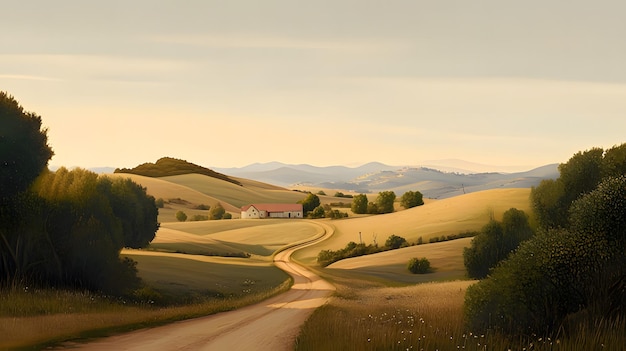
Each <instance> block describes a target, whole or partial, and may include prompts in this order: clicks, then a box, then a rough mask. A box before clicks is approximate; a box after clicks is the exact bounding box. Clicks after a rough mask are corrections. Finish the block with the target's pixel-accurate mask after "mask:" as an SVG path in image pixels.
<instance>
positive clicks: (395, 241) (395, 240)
mask: <svg viewBox="0 0 626 351" xmlns="http://www.w3.org/2000/svg"><path fill="white" fill-rule="evenodd" d="M407 245H408V244H407V242H406V239H405V238H403V237H401V236H397V235H395V234H391V235H390V236H389V238H387V240H386V241H385V247H387V248H389V249H392V250H393V249H399V248H401V247H403V246H407Z"/></svg>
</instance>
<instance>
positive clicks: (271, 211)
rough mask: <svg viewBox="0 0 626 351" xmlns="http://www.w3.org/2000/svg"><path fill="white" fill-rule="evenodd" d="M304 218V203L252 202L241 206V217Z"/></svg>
mask: <svg viewBox="0 0 626 351" xmlns="http://www.w3.org/2000/svg"><path fill="white" fill-rule="evenodd" d="M250 218H303V210H302V204H252V205H247V206H243V207H242V208H241V219H250Z"/></svg>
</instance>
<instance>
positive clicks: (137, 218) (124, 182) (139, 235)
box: [102, 177, 159, 249]
mask: <svg viewBox="0 0 626 351" xmlns="http://www.w3.org/2000/svg"><path fill="white" fill-rule="evenodd" d="M102 178H103V179H102V181H103V182H104V181H106V177H102ZM146 191H147V189H146V188H144V187H142V186H141V185H139V184H137V183H135V182H133V181H132V180H131V179H130V178H126V179H123V178H117V179H114V180H112V181H111V193H110V198H109V199H110V203H111V207H112V209H113V213H114V214H115V216H117V218H119V219H120V220H121V221H122V229H123V233H124V246H125V247H130V248H134V249H138V248H142V247H146V246H148V244H149V243H150V242H151V241H152V240H153V239H154V236H155V233H156V231H157V230H158V229H159V222H158V221H157V217H158V215H159V210H158V208H157V205H156V201H155V200H154V197H152V196H150V195H148V194H147V193H146Z"/></svg>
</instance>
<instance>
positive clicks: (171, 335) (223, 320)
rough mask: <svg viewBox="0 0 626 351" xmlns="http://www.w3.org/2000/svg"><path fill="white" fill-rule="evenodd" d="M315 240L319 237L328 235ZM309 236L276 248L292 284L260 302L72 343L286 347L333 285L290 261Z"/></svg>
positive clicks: (113, 346)
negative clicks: (279, 249)
mask: <svg viewBox="0 0 626 351" xmlns="http://www.w3.org/2000/svg"><path fill="white" fill-rule="evenodd" d="M324 227H325V228H326V235H324V236H323V237H322V238H319V239H317V240H315V241H314V242H317V241H319V240H324V239H325V238H326V237H328V236H329V235H331V234H332V233H330V231H331V229H330V228H329V227H326V226H324ZM314 242H309V243H305V244H302V245H298V246H295V247H292V248H289V249H287V250H284V251H282V252H280V253H278V254H277V255H276V256H275V258H274V262H275V264H276V266H277V267H278V268H280V269H282V270H284V271H285V272H287V273H288V274H289V275H291V276H292V277H293V279H294V285H293V287H292V288H291V289H290V290H289V291H287V292H286V293H283V294H280V295H278V296H275V297H273V298H270V299H268V300H265V301H263V302H261V303H258V304H255V305H251V306H248V307H244V308H241V309H238V310H235V311H230V312H223V313H219V314H215V315H211V316H208V317H202V318H196V319H191V320H187V321H182V322H177V323H173V324H169V325H166V326H162V327H156V328H150V329H143V330H138V331H135V332H131V333H127V334H122V335H117V336H112V337H109V338H105V339H101V340H96V341H94V342H91V343H86V344H74V345H72V346H70V348H72V349H84V350H107V351H108V350H135V351H139V350H145V351H153V350H232V351H234V350H272V351H277V350H292V349H293V344H294V340H295V337H296V336H297V334H298V331H299V329H300V326H301V325H302V323H304V321H305V320H306V318H307V317H308V316H309V315H310V314H311V313H312V312H313V310H314V309H315V308H316V307H319V306H321V305H322V304H324V303H325V302H326V301H327V299H328V298H329V296H330V295H331V294H332V292H333V291H334V287H333V286H332V285H330V284H329V283H327V282H326V281H324V280H322V279H321V278H320V277H318V276H317V275H315V274H313V273H312V272H310V271H308V270H307V269H305V268H303V267H302V266H300V265H298V264H295V263H293V262H291V260H290V257H291V254H292V253H293V252H294V251H295V250H297V249H299V248H301V247H304V246H307V245H311V244H313V243H314Z"/></svg>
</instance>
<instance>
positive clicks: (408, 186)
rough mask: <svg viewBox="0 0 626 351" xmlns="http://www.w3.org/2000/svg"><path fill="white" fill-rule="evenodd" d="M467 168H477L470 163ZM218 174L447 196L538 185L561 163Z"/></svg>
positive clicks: (250, 169)
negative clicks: (503, 168) (498, 168)
mask: <svg viewBox="0 0 626 351" xmlns="http://www.w3.org/2000/svg"><path fill="white" fill-rule="evenodd" d="M467 165H468V166H473V167H475V166H477V164H471V163H467ZM215 170H216V171H218V172H220V173H224V174H227V175H229V176H234V177H240V178H246V179H252V180H257V181H261V182H264V183H269V184H274V185H279V186H284V187H297V186H299V185H300V186H309V187H320V188H328V189H338V190H345V191H354V192H360V193H372V192H374V193H376V192H379V191H383V190H392V191H394V192H395V193H396V195H401V194H403V193H405V192H406V191H409V190H413V191H415V190H419V191H420V192H421V193H422V194H424V196H425V197H429V198H446V197H451V196H456V195H460V194H463V193H470V192H475V191H480V190H487V189H494V188H529V187H532V186H536V185H538V184H539V182H541V180H543V179H556V178H557V177H558V176H559V172H558V164H550V165H546V166H543V167H539V168H536V169H533V170H530V171H525V172H514V173H500V172H486V173H472V172H471V171H469V170H467V169H466V170H465V172H461V171H460V170H461V169H459V168H456V170H457V171H456V172H450V171H442V170H439V169H434V168H429V167H399V166H389V165H385V164H382V163H378V162H372V163H368V164H365V165H363V166H360V167H354V168H350V167H345V166H329V167H316V166H311V165H306V164H300V165H289V164H284V163H279V162H271V163H255V164H252V165H249V166H246V167H241V168H215Z"/></svg>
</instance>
